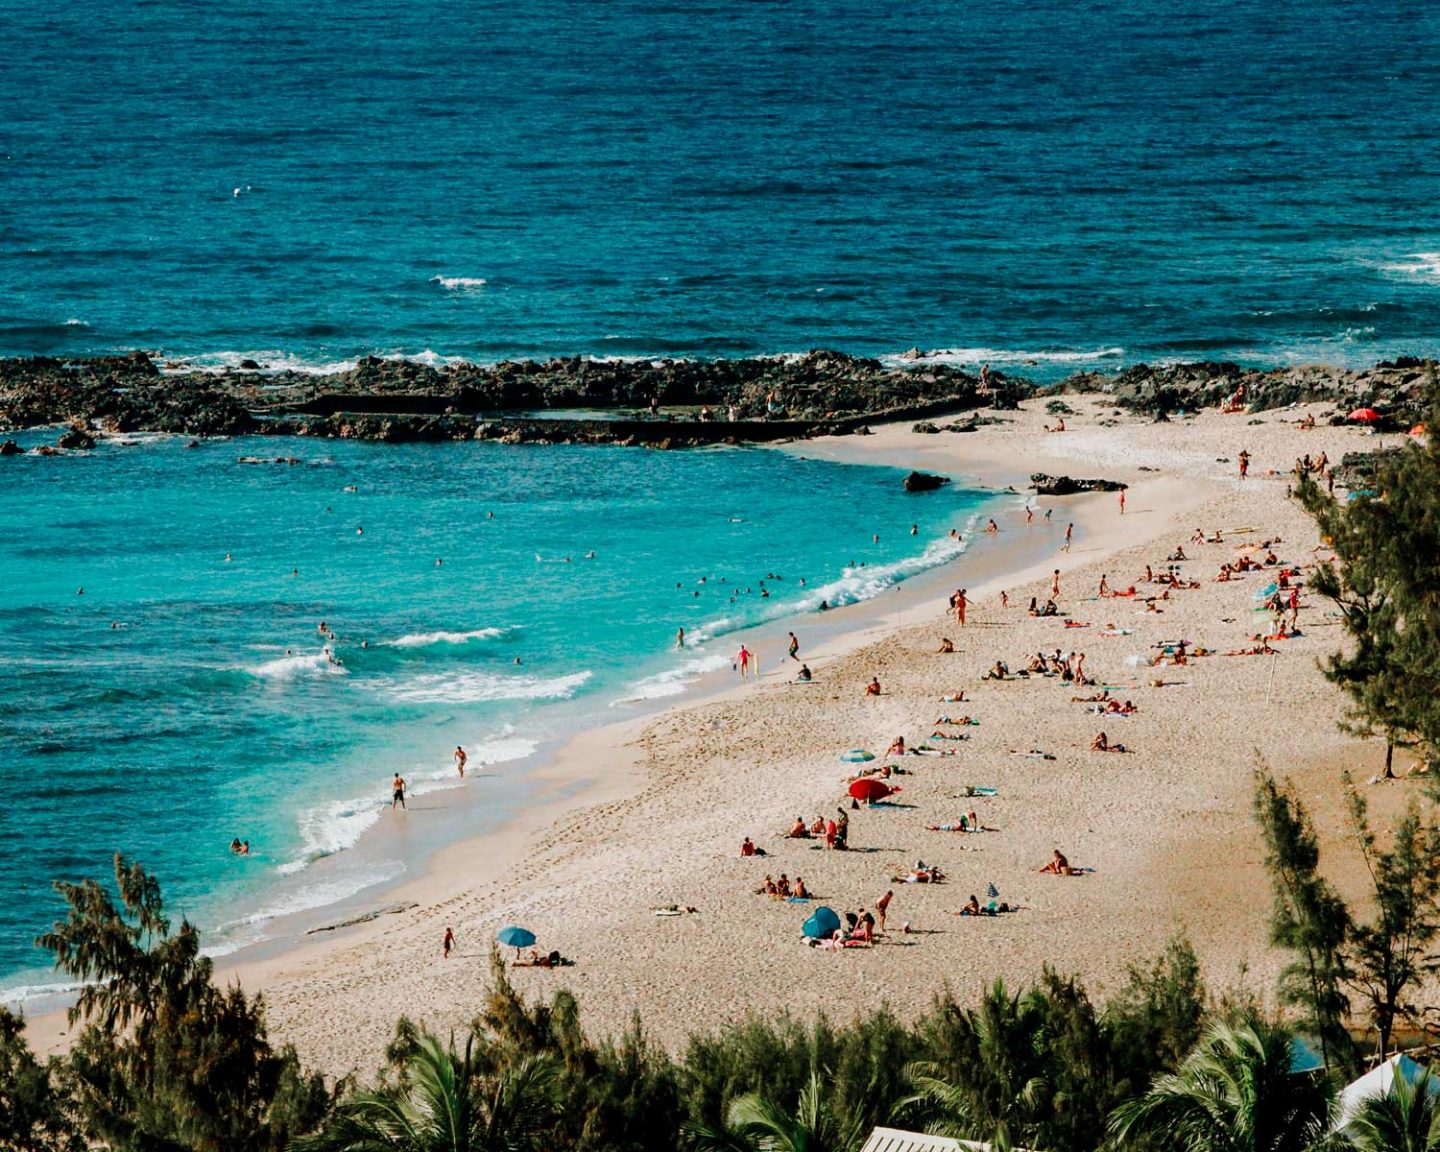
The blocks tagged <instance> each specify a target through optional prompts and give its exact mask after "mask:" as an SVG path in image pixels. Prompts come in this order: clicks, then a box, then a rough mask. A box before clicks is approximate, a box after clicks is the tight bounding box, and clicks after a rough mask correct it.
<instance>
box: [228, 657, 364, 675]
mask: <svg viewBox="0 0 1440 1152" xmlns="http://www.w3.org/2000/svg"><path fill="white" fill-rule="evenodd" d="M246 671H247V672H249V673H250V674H251V675H252V676H259V677H262V678H263V679H266V680H293V679H295V678H296V677H297V676H344V675H346V670H345V669H344V668H343V667H341V666H340V665H338V664H332V663H330V658H329V656H327V655H326V654H325V653H324V652H316V653H313V654H311V655H306V656H281V657H280V658H279V659H277V660H268V661H266V662H265V663H264V664H261V665H260V666H259V667H257V668H247V669H246Z"/></svg>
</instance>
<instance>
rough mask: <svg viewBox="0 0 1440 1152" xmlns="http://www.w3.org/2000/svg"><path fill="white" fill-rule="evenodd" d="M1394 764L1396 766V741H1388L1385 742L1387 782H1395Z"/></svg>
mask: <svg viewBox="0 0 1440 1152" xmlns="http://www.w3.org/2000/svg"><path fill="white" fill-rule="evenodd" d="M1394 764H1395V741H1394V740H1386V741H1385V779H1386V780H1394V779H1395V768H1394Z"/></svg>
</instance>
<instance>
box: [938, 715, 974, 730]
mask: <svg viewBox="0 0 1440 1152" xmlns="http://www.w3.org/2000/svg"><path fill="white" fill-rule="evenodd" d="M935 723H936V724H952V725H954V726H955V727H956V728H978V727H979V726H980V721H979V720H976V719H975V718H974V717H973V716H961V717H960V719H958V720H956V719H954V718H952V717H950V716H941V717H939V718H938V719H937V720H936V721H935Z"/></svg>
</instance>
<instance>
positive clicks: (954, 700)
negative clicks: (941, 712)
mask: <svg viewBox="0 0 1440 1152" xmlns="http://www.w3.org/2000/svg"><path fill="white" fill-rule="evenodd" d="M966 702H967V701H966V699H965V693H964V691H963V690H962V691H960V692H954V693H952V694H950V695H949V696H941V697H940V703H942V704H964V703H966Z"/></svg>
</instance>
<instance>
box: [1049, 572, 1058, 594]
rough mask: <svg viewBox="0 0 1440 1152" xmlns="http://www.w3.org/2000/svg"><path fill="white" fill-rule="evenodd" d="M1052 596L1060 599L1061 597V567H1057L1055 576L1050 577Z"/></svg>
mask: <svg viewBox="0 0 1440 1152" xmlns="http://www.w3.org/2000/svg"><path fill="white" fill-rule="evenodd" d="M1050 598H1051V599H1052V600H1058V599H1060V569H1059V568H1056V569H1055V575H1054V576H1053V577H1051V579H1050Z"/></svg>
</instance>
